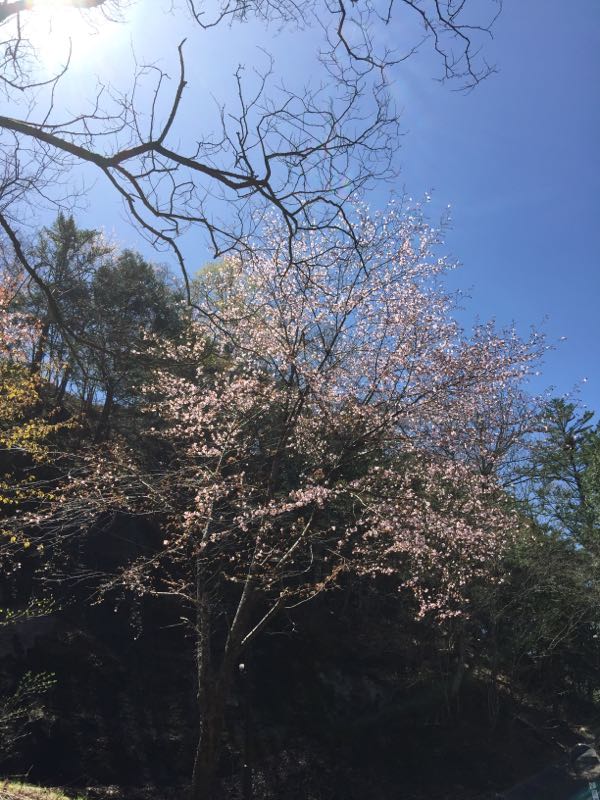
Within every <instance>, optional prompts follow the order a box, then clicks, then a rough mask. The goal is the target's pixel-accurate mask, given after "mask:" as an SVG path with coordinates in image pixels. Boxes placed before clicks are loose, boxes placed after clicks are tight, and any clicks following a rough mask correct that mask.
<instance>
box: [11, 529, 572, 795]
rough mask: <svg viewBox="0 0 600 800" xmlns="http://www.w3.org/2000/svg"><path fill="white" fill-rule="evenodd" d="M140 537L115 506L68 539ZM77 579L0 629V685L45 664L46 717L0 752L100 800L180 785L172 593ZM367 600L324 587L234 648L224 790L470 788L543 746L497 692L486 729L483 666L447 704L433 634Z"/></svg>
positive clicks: (184, 748) (187, 655)
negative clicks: (138, 597)
mask: <svg viewBox="0 0 600 800" xmlns="http://www.w3.org/2000/svg"><path fill="white" fill-rule="evenodd" d="M156 536H157V532H156V530H154V529H152V528H147V527H146V528H145V527H144V526H143V525H141V524H138V523H136V524H135V525H134V523H133V522H132V520H131V519H128V518H119V519H117V520H116V521H113V522H112V524H110V525H104V526H102V527H99V528H98V529H97V530H94V531H92V533H91V534H90V538H89V539H87V540H86V539H85V538H84V539H83V540H81V541H79V542H78V544H77V551H76V552H75V553H71V554H68V555H69V556H70V557H72V558H73V560H77V563H78V565H79V566H83V567H84V568H85V569H86V570H87V571H88V574H89V575H93V574H95V573H97V572H98V571H110V570H112V569H116V568H118V566H119V564H122V563H126V562H127V561H128V560H129V559H130V558H132V557H135V555H136V553H139V552H140V550H142V549H145V548H149V547H152V546H153V542H154V541H155V538H156ZM34 580H35V575H34V571H33V570H32V569H29V570H28V569H25V568H24V569H23V570H21V571H20V573H19V577H18V581H17V583H16V584H14V585H11V586H7V585H5V586H4V595H5V601H6V600H8V601H9V602H10V601H11V598H12V602H16V603H17V604H19V603H20V604H21V605H22V604H23V603H24V601H26V599H27V597H28V596H29V594H30V593H31V590H32V587H34V586H35V583H34ZM93 588H94V587H93V582H92V579H91V578H90V579H88V580H86V581H78V582H75V583H74V584H72V585H71V584H69V583H68V582H67V583H65V584H64V585H62V586H61V587H60V597H58V598H57V607H58V610H56V611H55V612H53V613H52V614H50V615H48V616H47V617H43V618H40V619H33V620H30V621H25V622H22V623H19V624H18V625H16V626H12V627H7V628H3V629H0V647H1V648H2V649H1V652H0V677H2V676H3V677H4V679H5V681H4V682H5V683H7V682H10V678H11V676H12V677H13V678H14V676H18V675H22V674H24V673H25V672H27V671H28V670H29V671H31V672H51V673H54V674H55V675H56V679H57V683H56V685H55V687H54V688H53V689H52V690H51V691H50V692H49V693H48V694H47V696H46V697H45V698H44V704H45V706H46V712H45V715H44V716H43V717H42V718H40V719H39V720H37V721H35V723H34V724H33V725H32V726H31V728H30V733H29V735H28V736H27V737H25V738H24V739H23V740H22V741H21V742H19V747H18V750H17V752H16V754H14V755H12V756H10V757H9V758H7V759H5V760H4V762H3V763H2V764H1V765H0V768H1V769H2V771H3V772H4V773H5V774H13V775H14V774H18V775H23V774H28V778H29V779H30V780H32V781H38V782H40V783H47V784H50V785H61V786H65V787H80V788H85V787H96V788H95V789H94V790H93V792H91V793H90V797H97V798H99V799H100V798H102V799H103V800H104V798H108V797H112V798H119V800H134V798H138V797H139V798H144V800H147V798H148V800H149V799H150V798H152V800H154V798H161V800H164V799H165V798H170V797H181V796H182V792H181V790H180V789H178V788H176V787H181V786H182V785H185V783H186V781H187V780H188V778H189V775H190V772H191V765H192V757H193V750H194V744H195V737H196V730H197V711H196V701H195V694H196V692H195V686H194V663H193V640H192V638H191V636H190V634H189V631H187V630H186V629H185V628H183V627H182V626H181V624H180V616H181V609H180V608H179V607H177V606H176V605H175V604H174V603H172V602H170V601H169V600H166V601H165V602H159V601H157V600H150V599H148V598H146V599H144V600H142V601H140V602H138V603H137V604H136V603H134V602H133V601H132V600H131V599H130V598H128V597H127V596H126V595H123V594H122V595H120V596H116V595H115V596H109V597H107V598H106V599H105V600H104V601H103V602H102V603H98V604H94V603H90V597H93ZM379 602H380V601H378V600H373V599H371V600H368V601H365V600H364V599H363V601H361V602H360V603H358V604H357V605H356V606H354V605H353V603H352V602H349V601H348V598H347V596H346V595H345V594H344V593H343V592H340V593H338V594H333V593H332V594H330V595H323V596H322V597H320V598H319V599H318V600H317V601H315V602H314V603H312V604H307V605H306V606H304V607H301V608H300V609H299V610H298V611H297V612H294V617H293V618H292V617H284V618H282V619H280V620H279V621H278V622H277V623H276V624H275V625H274V626H273V627H272V628H271V629H270V630H269V631H268V632H267V634H266V635H264V636H263V637H262V638H261V639H260V641H258V642H257V644H256V647H254V649H253V650H252V651H251V652H248V653H246V654H245V657H244V664H245V666H244V670H243V671H242V672H240V673H239V674H238V676H237V680H236V685H235V687H234V691H233V693H232V696H231V698H230V701H229V705H228V710H227V717H228V719H227V741H226V744H225V749H224V755H223V759H222V763H221V769H220V778H221V784H222V798H227V800H235V798H242V797H243V798H244V800H248V798H249V797H253V798H254V800H279V799H280V798H285V800H370V798H373V800H400V798H401V799H402V800H413V798H422V797H425V796H427V797H439V798H442V797H443V798H456V800H468V799H469V798H475V797H479V798H481V796H482V794H483V793H484V792H488V793H489V796H492V795H493V792H494V791H495V790H497V789H501V788H503V787H506V786H510V785H512V784H515V783H517V781H518V780H519V779H520V778H521V776H523V775H526V774H534V773H536V771H539V770H541V769H542V768H543V766H544V765H545V764H547V763H551V762H553V761H555V760H556V754H555V753H554V751H553V750H552V747H551V746H549V745H548V743H544V742H541V741H539V740H538V739H536V738H535V737H534V736H532V735H531V733H530V730H529V729H528V728H527V727H524V726H523V725H519V724H517V723H516V722H515V715H514V714H511V713H509V712H510V705H509V704H508V703H505V704H504V705H503V708H504V712H503V713H501V714H500V715H499V718H498V720H497V724H496V727H495V728H494V729H493V730H492V729H491V728H490V725H489V717H488V715H487V709H488V695H487V692H488V687H487V685H486V684H485V682H484V681H477V680H476V679H475V678H472V679H471V680H467V681H466V682H465V685H464V691H463V693H462V695H461V699H460V709H459V708H458V706H457V704H456V703H454V704H453V703H452V702H450V701H449V697H448V692H447V683H446V684H445V683H444V680H441V679H440V673H439V672H438V673H434V672H433V671H432V670H433V667H432V665H433V664H435V660H434V657H433V656H432V653H434V654H435V652H436V650H435V648H437V647H439V643H438V642H433V641H431V638H430V639H427V636H424V635H423V634H422V631H420V630H418V629H416V628H415V627H414V623H411V622H410V617H409V615H408V614H406V615H405V617H404V618H401V617H400V616H399V614H398V611H397V610H394V609H396V608H397V605H396V600H395V599H394V601H393V602H394V606H393V607H392V606H390V607H389V608H388V607H385V606H381V605H377V603H379ZM369 603H373V604H374V605H372V606H369ZM448 674H449V675H450V676H451V673H450V672H449V673H448ZM575 741H576V740H575ZM243 764H246V765H247V767H246V770H245V773H244V768H243V766H242V765H243ZM244 783H245V785H246V793H245V794H244V790H243V787H244ZM250 785H251V786H252V793H251V794H248V792H249V788H248V787H249V786H250ZM141 787H154V789H150V788H146V789H142V788H141ZM152 792H154V795H153V794H152ZM436 792H437V794H436ZM507 796H511V797H512V796H513V795H507ZM519 796H525V795H518V794H517V795H514V797H515V798H516V797H519ZM528 797H529V796H528ZM530 797H531V798H534V797H535V795H530ZM214 800H220V799H219V798H216V797H215V799H214ZM545 800H546V798H545Z"/></svg>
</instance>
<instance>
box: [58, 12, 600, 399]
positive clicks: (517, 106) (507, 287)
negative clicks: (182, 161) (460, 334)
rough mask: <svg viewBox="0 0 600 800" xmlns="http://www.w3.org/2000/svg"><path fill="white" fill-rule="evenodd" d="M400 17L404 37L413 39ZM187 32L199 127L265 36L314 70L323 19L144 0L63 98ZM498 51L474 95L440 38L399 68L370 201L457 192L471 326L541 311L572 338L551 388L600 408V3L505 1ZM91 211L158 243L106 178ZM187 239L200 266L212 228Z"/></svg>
mask: <svg viewBox="0 0 600 800" xmlns="http://www.w3.org/2000/svg"><path fill="white" fill-rule="evenodd" d="M156 7H158V3H157V6H156ZM153 8H154V5H153ZM399 19H401V18H400V17H399ZM397 25H398V27H397V28H392V29H391V30H390V38H391V39H392V40H396V39H397V40H398V41H399V42H400V43H401V42H402V36H403V35H405V34H404V29H403V28H402V27H400V23H397ZM186 34H189V36H190V41H189V42H188V46H187V54H188V69H189V72H190V77H191V80H190V89H189V90H188V95H187V99H186V102H187V105H186V108H185V109H184V115H183V118H182V129H181V130H182V135H183V128H185V127H186V126H187V127H188V128H189V129H191V130H193V129H195V127H197V126H198V125H201V126H202V127H201V129H205V128H206V127H207V126H208V127H210V125H211V124H213V123H215V124H216V118H215V116H214V114H215V104H214V101H213V100H212V99H211V95H214V96H216V97H218V98H223V99H225V100H227V99H228V98H230V97H231V92H232V89H233V83H232V79H231V74H232V71H233V69H234V68H235V66H236V65H237V64H238V63H246V64H248V65H250V64H251V63H252V62H254V61H255V60H256V57H257V53H258V51H257V46H259V45H260V46H265V47H267V48H268V49H269V50H270V51H271V52H272V53H273V54H274V56H275V59H276V61H275V67H276V70H277V72H278V73H281V74H286V75H288V76H289V79H290V80H292V81H293V80H297V81H304V80H306V79H307V76H310V75H311V74H312V72H311V70H314V65H313V62H312V60H311V55H310V51H311V48H312V46H313V44H314V42H313V38H312V36H311V34H310V33H306V32H305V33H303V34H296V35H294V36H290V34H289V33H286V32H282V33H280V34H278V35H274V34H273V33H272V32H270V33H268V34H265V31H264V30H263V29H262V28H261V27H260V26H258V25H246V26H241V27H237V28H234V29H232V30H228V29H225V30H223V31H215V32H212V33H208V34H202V33H201V32H199V31H198V32H197V31H194V30H193V29H191V28H189V25H188V27H187V28H186V26H184V25H182V24H181V22H180V21H179V20H178V19H177V18H174V17H169V16H166V15H161V14H160V13H155V14H153V15H149V14H148V3H147V2H138V3H137V4H136V5H134V6H133V7H132V9H131V11H130V13H129V23H128V24H126V25H121V26H117V27H115V26H110V29H109V28H108V27H105V28H100V29H99V33H98V35H97V36H96V37H94V38H93V40H86V41H85V42H80V47H79V51H77V50H76V53H75V56H76V57H75V59H74V70H73V72H72V76H73V80H72V81H71V82H70V83H69V84H67V85H66V86H65V89H64V94H63V102H65V104H66V105H67V106H70V107H73V106H74V105H75V104H77V103H79V101H80V98H81V96H82V93H85V92H86V91H88V88H86V87H89V86H90V85H91V80H92V76H93V75H94V74H95V73H99V74H102V75H103V76H105V77H108V78H110V79H117V78H122V77H123V75H124V74H125V75H126V74H127V70H128V69H131V67H130V66H129V67H128V66H127V64H130V62H131V59H130V44H131V42H133V43H134V46H135V49H136V54H137V56H138V58H139V59H140V60H145V59H146V60H148V59H151V60H158V59H159V58H162V57H163V54H164V59H165V61H164V63H165V64H166V65H167V66H168V67H170V68H172V66H173V55H174V52H175V46H176V44H177V42H178V40H179V39H180V38H181V37H182V36H184V35H186ZM90 43H92V44H93V46H91V44H90ZM169 54H170V55H169ZM485 54H486V58H487V60H488V61H490V62H492V63H495V64H497V65H498V69H499V71H498V74H496V75H493V76H492V77H490V78H489V79H488V80H486V81H485V82H483V83H482V84H481V85H480V86H479V87H477V88H476V89H475V90H474V91H472V92H469V93H467V94H464V93H460V92H457V91H453V90H452V87H451V86H446V85H441V84H440V83H438V82H436V81H435V80H433V77H432V76H434V75H436V74H437V73H438V72H439V65H438V64H436V63H435V62H434V61H433V60H432V58H431V53H430V52H429V51H427V50H425V51H423V53H422V54H421V55H417V57H415V58H414V59H412V60H410V61H408V62H405V63H404V64H403V65H402V68H401V69H400V70H398V72H397V73H396V75H395V81H394V84H393V92H394V97H395V99H396V102H397V104H398V106H399V107H401V108H402V109H403V115H402V127H403V131H404V136H403V138H402V146H401V149H400V150H399V153H398V163H399V165H400V166H401V173H400V177H399V179H398V181H397V182H396V184H395V186H393V187H390V186H382V187H380V188H379V189H377V190H376V191H374V192H373V193H372V195H371V197H370V201H371V204H372V205H374V206H376V205H383V204H385V202H386V199H387V196H388V193H389V191H390V188H393V189H394V190H395V191H396V192H397V193H399V192H402V191H404V190H405V191H406V192H407V193H408V194H410V195H412V196H413V197H415V198H419V197H421V196H422V195H423V194H424V193H425V192H429V191H433V201H432V203H431V206H430V208H431V216H432V221H434V222H435V221H436V219H437V218H438V216H439V215H440V214H441V213H442V211H443V209H445V208H446V206H447V205H448V204H450V205H451V208H452V228H451V230H449V231H448V234H447V236H446V243H447V244H446V249H447V251H448V252H449V253H450V254H451V255H452V256H453V257H455V258H456V259H458V260H459V261H460V262H461V264H462V268H461V269H460V270H458V271H457V272H456V273H453V275H452V278H451V281H452V285H453V286H456V287H461V288H463V289H466V290H467V291H468V292H469V294H470V296H471V300H470V301H469V303H468V307H467V309H466V311H465V312H464V314H463V315H462V316H463V322H464V324H465V325H468V324H469V323H470V322H471V321H472V320H473V319H474V318H475V317H476V316H479V317H480V318H483V319H487V318H490V317H493V318H495V319H496V320H497V321H498V323H499V324H509V323H511V322H512V321H514V322H515V323H516V325H517V327H518V328H519V330H520V331H522V332H523V333H524V334H526V333H527V330H528V327H529V326H530V325H535V326H536V327H542V328H543V329H544V330H545V331H546V333H547V335H548V339H549V341H550V342H551V343H554V342H556V343H557V349H556V350H555V351H554V352H551V353H549V354H548V356H547V358H546V363H545V366H544V373H543V379H542V382H541V383H539V384H536V386H535V389H536V390H541V389H542V388H544V387H547V386H549V385H553V386H554V387H556V391H557V392H558V393H565V392H570V391H572V390H573V389H574V388H575V387H576V386H578V387H579V389H578V391H579V394H580V397H581V399H582V400H583V401H584V402H585V403H587V404H588V405H589V406H590V407H591V408H596V409H598V410H600V357H599V355H598V352H597V351H598V348H599V344H600V313H598V306H599V300H600V222H599V220H598V217H599V213H600V202H599V198H600V155H599V143H600V90H599V87H600V3H598V0H572V2H570V3H566V2H564V0H505V3H504V11H503V13H502V15H501V17H500V18H499V20H498V22H497V25H496V27H495V30H494V39H493V41H490V42H489V43H488V44H487V45H486V51H485ZM259 58H261V56H260V55H259ZM317 78H318V75H317ZM211 121H212V122H211ZM78 218H79V219H80V220H81V222H82V223H84V224H87V225H90V226H104V227H105V228H106V229H107V230H108V231H109V232H111V234H112V235H114V236H115V237H116V238H117V240H118V241H119V242H120V243H121V244H122V245H123V246H132V247H137V248H138V249H141V250H143V251H144V252H146V253H147V254H148V255H151V253H150V251H149V249H148V247H147V246H146V245H145V243H144V242H142V241H141V240H140V239H139V238H138V237H137V235H136V234H135V232H134V231H133V230H132V229H131V227H130V226H129V225H128V224H127V223H126V222H125V218H124V214H123V212H122V207H121V204H120V202H119V201H118V200H117V199H116V198H115V197H114V195H113V194H112V192H110V191H109V190H108V187H107V186H105V185H104V184H103V182H102V181H99V182H97V183H96V184H95V185H94V187H93V188H92V189H91V190H90V193H89V203H88V208H87V209H86V210H82V211H81V213H79V214H78ZM185 252H186V254H187V255H188V256H189V260H190V270H191V271H193V269H194V267H197V266H200V265H201V264H202V262H203V261H204V260H205V259H206V257H207V251H206V249H205V247H204V243H203V238H202V235H201V233H200V232H199V231H198V232H192V233H191V234H190V235H189V236H188V238H187V240H186V242H185ZM161 258H164V256H161ZM561 337H566V340H565V341H562V342H560V343H559V339H560V338H561ZM584 381H585V382H584Z"/></svg>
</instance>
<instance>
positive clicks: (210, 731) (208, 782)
mask: <svg viewBox="0 0 600 800" xmlns="http://www.w3.org/2000/svg"><path fill="white" fill-rule="evenodd" d="M201 694H202V695H203V697H204V699H203V702H202V706H203V707H202V708H201V709H200V715H201V716H200V735H199V737H198V744H197V746H196V756H195V758H194V771H193V773H192V791H191V800H213V797H214V794H213V793H214V789H215V781H216V773H217V769H218V766H219V759H220V755H221V739H222V736H223V727H224V721H225V699H226V689H225V686H222V685H219V684H217V686H215V687H214V690H213V691H212V692H210V689H209V690H208V691H207V692H202V693H201Z"/></svg>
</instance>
